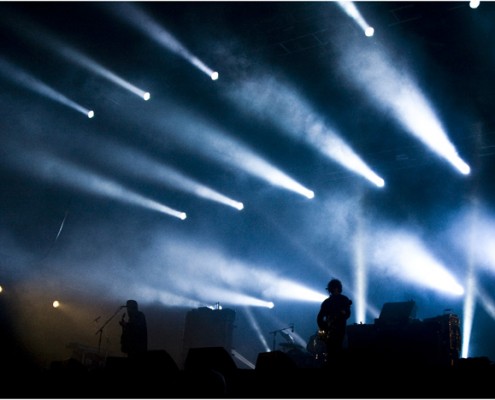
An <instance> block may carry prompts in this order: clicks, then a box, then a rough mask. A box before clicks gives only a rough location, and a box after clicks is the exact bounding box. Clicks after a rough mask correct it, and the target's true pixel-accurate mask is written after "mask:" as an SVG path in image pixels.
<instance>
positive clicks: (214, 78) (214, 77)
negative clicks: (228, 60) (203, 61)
mask: <svg viewBox="0 0 495 400" xmlns="http://www.w3.org/2000/svg"><path fill="white" fill-rule="evenodd" d="M210 77H211V80H212V81H216V80H217V79H218V72H216V71H215V72H212V73H211V75H210Z"/></svg>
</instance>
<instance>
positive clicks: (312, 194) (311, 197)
mask: <svg viewBox="0 0 495 400" xmlns="http://www.w3.org/2000/svg"><path fill="white" fill-rule="evenodd" d="M305 196H306V197H307V198H308V199H313V198H314V197H315V192H313V191H312V190H308V191H307V192H305Z"/></svg>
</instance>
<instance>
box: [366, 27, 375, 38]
mask: <svg viewBox="0 0 495 400" xmlns="http://www.w3.org/2000/svg"><path fill="white" fill-rule="evenodd" d="M364 34H365V35H366V36H368V37H371V36H373V35H374V34H375V29H374V28H373V27H372V26H368V27H367V28H366V29H365V30H364Z"/></svg>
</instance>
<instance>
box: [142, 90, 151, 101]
mask: <svg viewBox="0 0 495 400" xmlns="http://www.w3.org/2000/svg"><path fill="white" fill-rule="evenodd" d="M150 97H151V94H150V92H145V93H144V94H143V99H144V100H146V101H148V100H149V99H150Z"/></svg>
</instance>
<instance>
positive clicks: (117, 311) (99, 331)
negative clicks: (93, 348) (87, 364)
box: [95, 306, 125, 354]
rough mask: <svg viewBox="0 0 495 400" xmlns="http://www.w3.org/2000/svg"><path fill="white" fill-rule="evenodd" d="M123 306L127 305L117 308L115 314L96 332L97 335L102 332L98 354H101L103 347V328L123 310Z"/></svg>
mask: <svg viewBox="0 0 495 400" xmlns="http://www.w3.org/2000/svg"><path fill="white" fill-rule="evenodd" d="M123 308H125V306H120V307H119V308H117V310H116V311H115V312H114V313H113V315H112V316H111V317H110V318H108V319H107V320H106V321H105V323H104V324H103V325H102V326H101V328H100V329H98V330H97V331H96V332H95V335H98V334H100V337H99V338H98V354H100V349H101V336H102V335H103V328H105V326H107V324H108V323H109V322H110V321H111V320H112V319H113V318H114V317H115V316H116V315H117V314H118V313H119V311H120V310H122V309H123Z"/></svg>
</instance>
